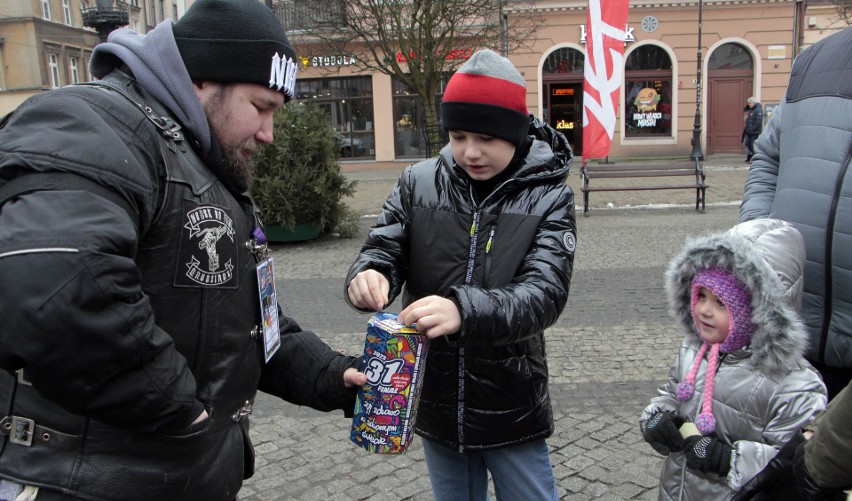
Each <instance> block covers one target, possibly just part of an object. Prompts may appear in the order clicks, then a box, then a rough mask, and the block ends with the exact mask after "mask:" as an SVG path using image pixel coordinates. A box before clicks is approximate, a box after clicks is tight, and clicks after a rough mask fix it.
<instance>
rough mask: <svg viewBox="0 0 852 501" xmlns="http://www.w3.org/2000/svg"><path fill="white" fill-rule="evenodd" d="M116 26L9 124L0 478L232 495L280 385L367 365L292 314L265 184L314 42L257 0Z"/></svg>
mask: <svg viewBox="0 0 852 501" xmlns="http://www.w3.org/2000/svg"><path fill="white" fill-rule="evenodd" d="M109 40H110V42H109V43H105V44H101V45H98V46H97V47H96V48H95V50H94V53H93V55H92V61H91V65H92V73H93V74H94V75H95V76H96V77H98V78H101V79H102V80H101V81H99V82H96V83H95V84H89V85H74V86H68V87H64V88H62V89H58V90H53V91H49V92H43V93H40V94H38V95H36V96H34V97H32V98H30V99H29V100H27V101H26V102H25V103H23V104H22V105H21V106H20V107H19V108H18V109H17V110H16V111H15V112H13V113H12V114H11V116H7V117H6V118H5V119H4V120H3V121H2V125H1V126H0V204H2V211H0V282H2V283H3V284H4V285H3V287H0V311H2V312H3V322H2V323H0V368H2V369H3V370H2V371H0V401H2V402H3V406H4V407H3V409H2V413H3V414H2V426H0V433H2V434H3V435H2V443H0V499H38V500H40V501H41V500H48V501H49V500H58V499H88V500H114V499H120V500H122V501H132V500H178V499H181V500H205V501H231V500H233V499H234V498H235V497H236V496H237V493H238V491H239V490H240V486H241V484H242V481H243V479H244V478H248V477H250V476H251V475H252V473H253V471H254V449H253V447H252V443H251V440H250V438H249V414H250V413H251V407H252V403H253V401H254V397H255V394H256V392H257V391H258V389H259V390H261V391H265V392H268V393H271V394H273V395H277V396H279V397H282V398H284V399H286V400H289V401H291V402H294V403H297V404H299V405H308V406H311V407H314V408H317V409H320V410H326V411H328V410H333V409H345V410H348V411H349V412H350V415H351V412H352V409H353V408H354V401H355V390H356V388H355V387H354V386H355V385H361V384H364V383H365V382H366V376H365V375H364V374H361V373H359V372H358V371H357V369H356V368H355V367H357V365H358V364H359V363H360V358H355V357H346V356H344V355H342V354H340V353H338V352H336V351H334V350H332V349H331V348H330V347H328V346H327V345H325V344H324V343H323V342H322V341H321V340H320V339H319V338H318V337H317V336H315V335H314V334H313V333H312V332H308V331H303V330H301V329H300V328H299V325H298V324H297V323H296V322H295V321H293V320H292V319H289V318H286V317H283V316H282V315H281V309H280V308H279V307H278V303H277V300H275V296H274V284H273V282H272V277H273V272H272V262H271V261H270V260H269V259H267V258H266V246H265V245H264V241H265V239H264V237H263V233H262V228H261V225H260V219H259V217H258V214H257V209H256V208H255V207H254V206H253V204H252V202H251V200H250V198H249V197H248V195H247V193H246V190H247V189H248V187H249V186H250V185H251V180H252V156H253V155H254V154H255V153H257V151H258V150H259V148H260V147H262V146H263V145H264V144H268V143H270V142H272V139H273V138H272V115H273V113H274V112H275V110H276V109H278V108H279V107H280V106H282V104H283V103H284V102H285V101H286V100H288V99H291V98H292V97H293V94H294V86H295V75H296V68H297V66H298V63H297V61H298V58H297V57H296V53H295V51H294V50H293V48H292V47H291V46H290V44H289V42H288V40H287V37H286V35H285V32H284V28H283V27H282V26H281V24H280V23H279V22H278V20H277V18H276V17H275V15H274V14H273V13H272V11H270V9H268V8H267V7H266V6H264V5H263V4H262V3H261V2H258V1H257V0H197V1H196V2H195V3H193V5H192V7H190V9H189V10H188V11H187V12H186V14H185V15H184V16H183V17H182V18H181V19H180V20H179V21H178V22H176V23H173V21H171V20H167V21H164V22H163V23H160V24H159V25H158V26H157V27H156V28H154V29H153V30H151V31H150V32H149V33H148V34H147V35H144V36H143V35H139V34H137V33H136V32H135V31H132V30H129V29H123V30H118V31H115V32H113V33H112V34H111V36H110V39H109ZM270 75H272V78H270ZM4 202H5V203H4ZM13 284H14V285H13ZM259 290H260V293H259ZM261 304H265V305H266V306H267V308H265V309H264V311H263V312H262V311H261ZM264 317H267V318H268V319H269V320H267V322H266V323H264V321H263V319H264ZM275 319H277V323H276V320H275Z"/></svg>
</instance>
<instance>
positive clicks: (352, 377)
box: [343, 367, 367, 388]
mask: <svg viewBox="0 0 852 501" xmlns="http://www.w3.org/2000/svg"><path fill="white" fill-rule="evenodd" d="M365 384H367V375H366V374H364V373H363V372H358V369H355V368H352V367H350V368H348V369H346V370H345V371H343V385H344V386H346V387H347V388H351V387H353V386H364V385H365Z"/></svg>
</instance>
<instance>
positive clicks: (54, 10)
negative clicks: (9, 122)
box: [0, 0, 186, 116]
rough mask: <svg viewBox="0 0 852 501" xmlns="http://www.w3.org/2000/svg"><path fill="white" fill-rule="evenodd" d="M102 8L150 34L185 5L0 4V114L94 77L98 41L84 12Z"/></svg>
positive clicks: (99, 1)
mask: <svg viewBox="0 0 852 501" xmlns="http://www.w3.org/2000/svg"><path fill="white" fill-rule="evenodd" d="M98 8H101V9H104V8H106V9H110V10H115V11H122V12H125V13H126V17H125V18H126V19H127V22H128V25H127V27H130V28H133V29H135V30H136V31H138V32H140V33H147V31H148V30H150V29H153V27H154V26H156V25H157V23H159V22H160V21H162V20H164V19H166V18H172V19H177V18H178V17H179V16H180V15H182V14H183V12H184V11H185V9H186V2H185V0H129V1H128V2H122V1H117V0H0V116H2V115H5V114H6V113H8V112H10V111H12V110H14V109H15V108H16V107H17V106H18V105H20V104H21V103H22V102H24V100H26V99H27V98H28V97H30V96H31V95H33V94H35V93H37V92H42V91H45V90H49V89H54V88H58V87H62V86H64V85H68V84H73V83H77V82H85V81H89V80H91V79H92V77H91V75H90V73H89V60H90V59H91V56H92V49H94V47H95V45H96V44H98V43H99V41H100V39H99V34H98V32H97V31H96V30H95V29H94V28H93V27H91V26H86V25H85V24H84V13H86V12H88V13H90V14H91V13H93V12H95V11H97V10H98ZM89 19H91V16H90V17H89Z"/></svg>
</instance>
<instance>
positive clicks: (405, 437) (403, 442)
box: [350, 313, 427, 454]
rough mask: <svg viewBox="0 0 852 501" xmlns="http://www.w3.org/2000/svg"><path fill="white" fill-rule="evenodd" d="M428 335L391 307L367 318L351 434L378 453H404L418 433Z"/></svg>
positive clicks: (359, 443) (357, 441)
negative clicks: (364, 380)
mask: <svg viewBox="0 0 852 501" xmlns="http://www.w3.org/2000/svg"><path fill="white" fill-rule="evenodd" d="M426 350H427V338H426V336H424V335H422V334H419V333H418V332H417V331H416V330H415V329H413V328H411V327H406V326H405V325H404V324H403V323H402V322H400V321H399V320H397V317H396V315H394V314H392V313H377V314H375V315H373V317H372V318H370V321H369V323H368V324H367V339H366V341H365V343H364V359H363V360H362V362H361V370H362V372H364V374H366V375H367V384H365V385H364V386H362V387H361V388H360V389H359V390H358V398H357V400H356V401H355V416H354V418H353V419H352V434H351V436H350V438H351V440H352V441H353V442H355V443H356V444H358V445H359V446H361V447H363V448H365V449H367V450H368V451H370V452H372V453H377V454H402V453H403V452H405V449H406V448H407V447H408V445H409V444H410V443H411V438H412V437H413V436H414V419H415V417H416V416H417V402H418V400H419V398H420V389H421V387H422V386H423V371H424V368H425V365H426Z"/></svg>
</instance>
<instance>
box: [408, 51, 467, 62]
mask: <svg viewBox="0 0 852 501" xmlns="http://www.w3.org/2000/svg"><path fill="white" fill-rule="evenodd" d="M436 55H439V54H437V53H436ZM472 55H473V49H451V50H449V51H448V52H447V53H446V54H445V55H444V59H447V60H450V59H470V56H472ZM416 57H417V54H415V53H414V51H411V52H409V53H408V57H406V56H405V54H403V53H402V51H397V53H396V60H397V62H400V63H404V62H406V61H408V60H409V59H414V58H416Z"/></svg>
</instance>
